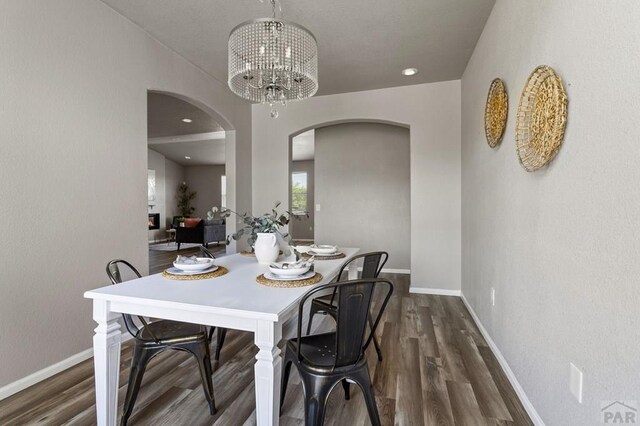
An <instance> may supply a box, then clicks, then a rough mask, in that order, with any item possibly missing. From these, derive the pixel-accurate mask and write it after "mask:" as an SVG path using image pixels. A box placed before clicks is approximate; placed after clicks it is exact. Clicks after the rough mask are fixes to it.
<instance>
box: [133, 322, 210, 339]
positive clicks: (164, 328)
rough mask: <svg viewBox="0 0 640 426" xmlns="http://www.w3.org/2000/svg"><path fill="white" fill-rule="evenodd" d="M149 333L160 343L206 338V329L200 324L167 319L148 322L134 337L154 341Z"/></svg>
mask: <svg viewBox="0 0 640 426" xmlns="http://www.w3.org/2000/svg"><path fill="white" fill-rule="evenodd" d="M149 330H150V331H151V332H149ZM151 333H153V335H155V336H156V338H158V340H159V341H160V343H178V342H182V341H190V340H198V339H206V338H207V330H206V328H205V327H203V326H202V325H199V324H191V323H188V322H178V321H169V320H160V321H155V322H152V323H150V324H149V325H147V326H146V327H143V328H142V329H141V330H140V331H139V332H138V335H137V336H136V337H137V338H138V339H140V340H145V341H154V340H153V335H152V334H151Z"/></svg>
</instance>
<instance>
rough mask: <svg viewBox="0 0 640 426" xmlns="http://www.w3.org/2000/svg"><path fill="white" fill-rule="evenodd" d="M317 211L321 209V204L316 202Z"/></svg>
mask: <svg viewBox="0 0 640 426" xmlns="http://www.w3.org/2000/svg"><path fill="white" fill-rule="evenodd" d="M316 211H317V212H319V211H320V204H316Z"/></svg>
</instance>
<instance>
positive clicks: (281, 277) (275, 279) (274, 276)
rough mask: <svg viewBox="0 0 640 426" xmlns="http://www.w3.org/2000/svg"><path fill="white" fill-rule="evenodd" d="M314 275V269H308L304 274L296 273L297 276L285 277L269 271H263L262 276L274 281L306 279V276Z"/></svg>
mask: <svg viewBox="0 0 640 426" xmlns="http://www.w3.org/2000/svg"><path fill="white" fill-rule="evenodd" d="M315 275H316V272H315V271H309V272H307V273H306V274H302V275H298V276H297V277H287V276H283V275H280V276H278V275H274V274H272V273H271V272H265V273H264V277H265V278H266V279H268V280H274V281H296V280H306V279H307V278H311V277H314V276H315Z"/></svg>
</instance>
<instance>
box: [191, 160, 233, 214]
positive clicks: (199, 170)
mask: <svg viewBox="0 0 640 426" xmlns="http://www.w3.org/2000/svg"><path fill="white" fill-rule="evenodd" d="M222 175H224V166H187V167H185V168H184V180H185V181H186V182H187V184H188V185H189V188H190V189H191V190H192V191H196V192H197V193H198V194H197V195H196V198H195V199H194V201H193V206H194V207H195V208H196V210H195V211H194V212H193V214H192V216H193V217H201V218H203V219H204V218H206V217H207V212H208V211H209V210H211V208H212V207H213V206H216V207H218V208H220V200H221V186H220V178H221V176H222Z"/></svg>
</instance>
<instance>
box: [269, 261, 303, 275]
mask: <svg viewBox="0 0 640 426" xmlns="http://www.w3.org/2000/svg"><path fill="white" fill-rule="evenodd" d="M274 265H278V266H282V263H274ZM310 267H311V266H310V265H307V266H305V267H304V268H291V269H280V268H272V267H269V270H270V271H271V273H272V274H273V275H277V276H279V277H297V276H300V275H302V274H306V273H307V272H309V268H310Z"/></svg>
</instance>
